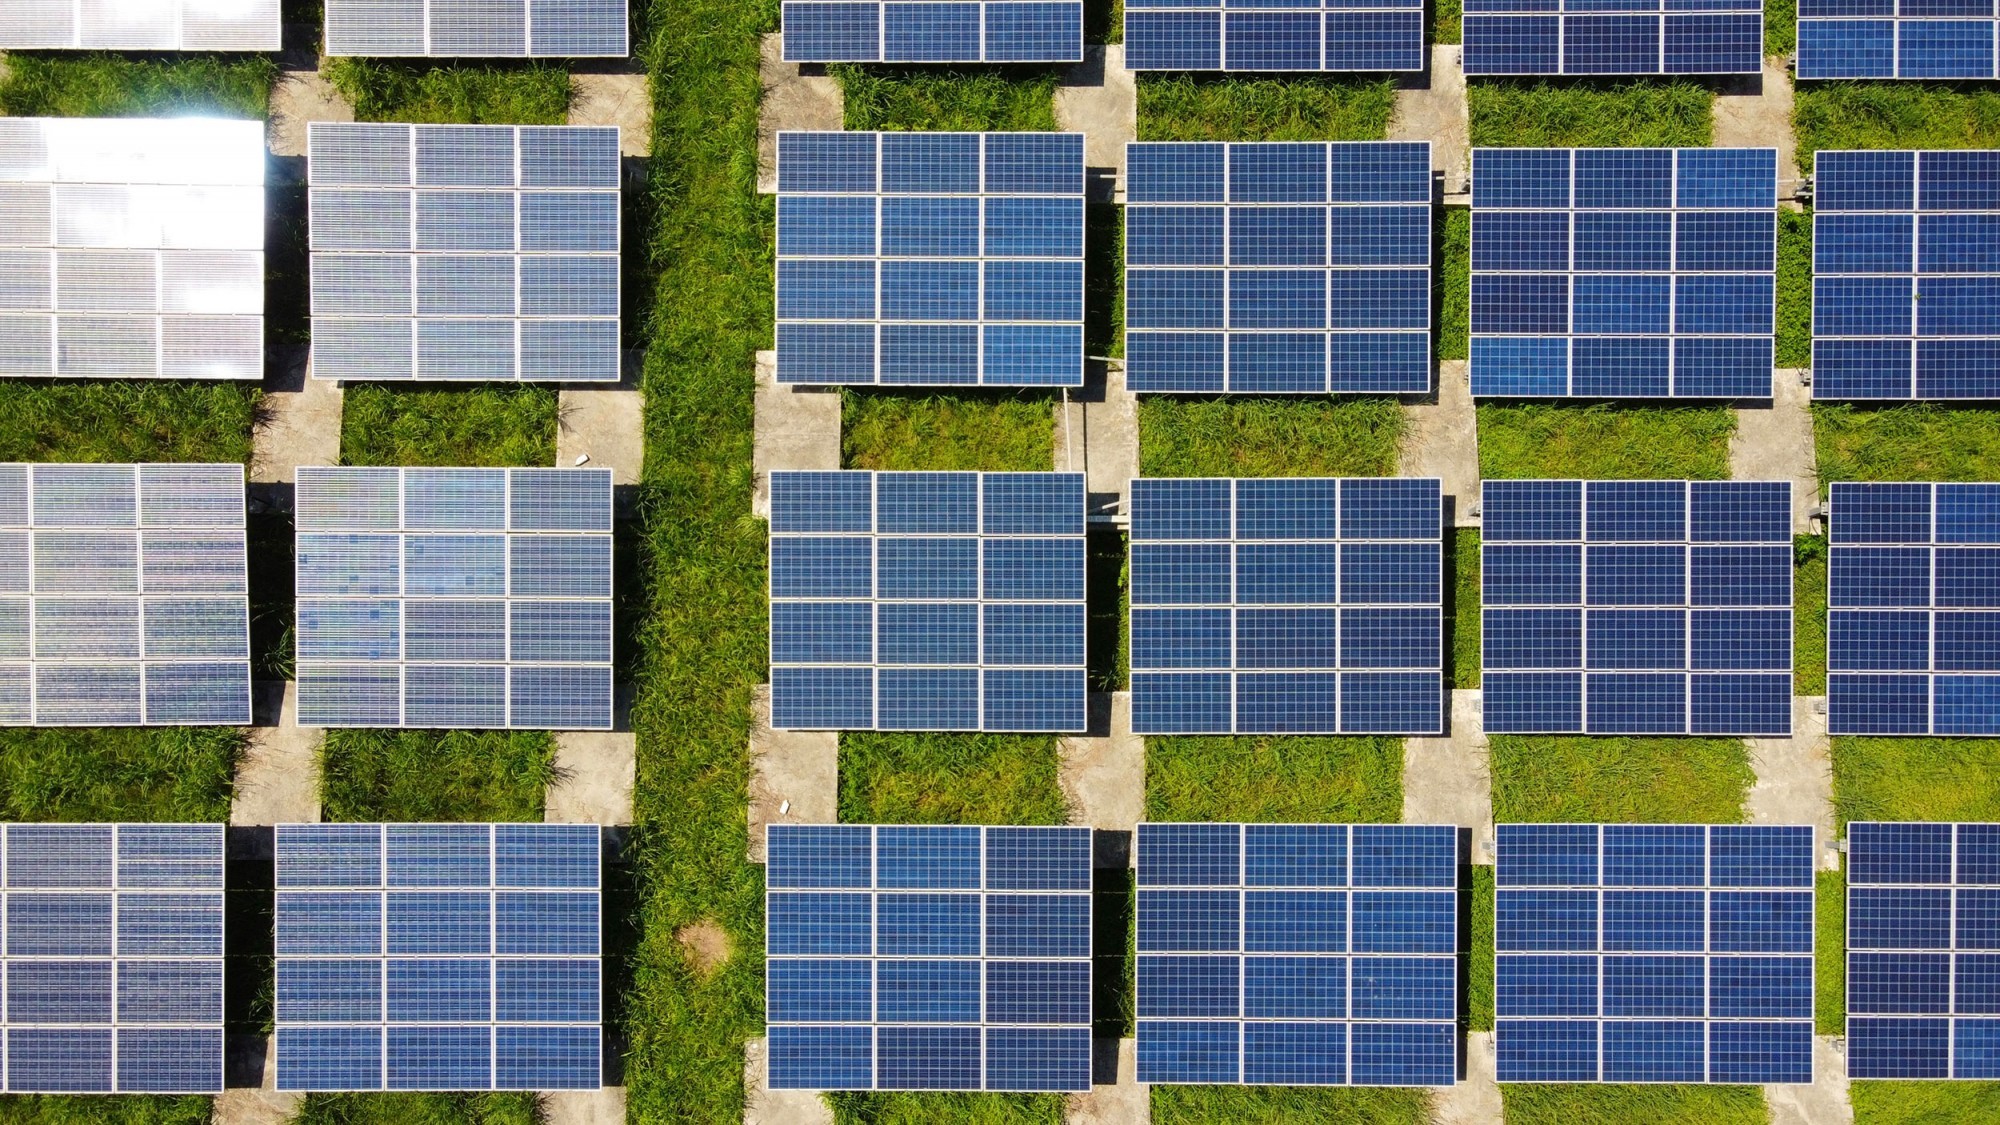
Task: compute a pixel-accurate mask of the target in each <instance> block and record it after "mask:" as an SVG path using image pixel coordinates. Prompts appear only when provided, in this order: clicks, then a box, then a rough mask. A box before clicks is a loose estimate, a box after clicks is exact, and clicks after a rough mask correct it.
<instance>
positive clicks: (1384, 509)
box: [1340, 478, 1443, 539]
mask: <svg viewBox="0 0 2000 1125" xmlns="http://www.w3.org/2000/svg"><path fill="white" fill-rule="evenodd" d="M1441 501H1442V496H1441V493H1440V488H1439V485H1438V482H1436V481H1434V480H1410V479H1372V478H1359V479H1347V480H1343V481H1341V482H1340V502H1341V512H1340V535H1341V537H1343V538H1348V539H1435V538H1437V536H1438V534H1439V528H1440V526H1441V521H1442V518H1443V509H1442V507H1441Z"/></svg>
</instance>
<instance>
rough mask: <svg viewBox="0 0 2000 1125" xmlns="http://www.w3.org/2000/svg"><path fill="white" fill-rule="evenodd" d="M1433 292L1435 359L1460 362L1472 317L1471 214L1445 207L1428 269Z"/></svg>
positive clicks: (1459, 208) (1468, 352) (1464, 355)
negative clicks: (1430, 265) (1434, 250)
mask: <svg viewBox="0 0 2000 1125" xmlns="http://www.w3.org/2000/svg"><path fill="white" fill-rule="evenodd" d="M1431 279H1432V284H1433V285H1434V286H1436V292H1434V293H1433V294H1432V295H1431V300H1432V301H1433V302H1434V303H1433V305H1432V316H1433V321H1434V323H1435V324H1436V328H1435V336H1436V340H1437V343H1436V349H1437V358H1438V359H1441V360H1445V359H1464V358H1466V356H1467V355H1469V354H1470V350H1469V345H1468V344H1467V340H1468V338H1469V334H1470V320H1469V318H1470V317H1471V315H1472V211H1471V209H1470V208H1466V207H1448V208H1446V209H1445V211H1444V219H1443V221H1442V222H1440V223H1439V224H1438V236H1437V250H1436V253H1435V260H1434V264H1433V266H1432V269H1431Z"/></svg>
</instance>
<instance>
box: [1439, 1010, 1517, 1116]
mask: <svg viewBox="0 0 2000 1125" xmlns="http://www.w3.org/2000/svg"><path fill="white" fill-rule="evenodd" d="M1464 1063H1465V1071H1464V1073H1462V1074H1460V1075H1459V1076H1458V1084H1457V1085H1456V1086H1443V1087H1440V1088H1438V1089H1436V1090H1434V1091H1432V1092H1431V1121H1432V1122H1433V1125H1496V1123H1497V1122H1499V1120H1500V1083H1499V1082H1497V1081H1495V1079H1494V1077H1493V1075H1494V1069H1493V1065H1494V1055H1493V1033H1492V1032H1490V1031H1471V1032H1467V1033H1466V1036H1465V1059H1464Z"/></svg>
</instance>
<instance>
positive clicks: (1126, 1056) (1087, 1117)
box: [1063, 1039, 1153, 1125]
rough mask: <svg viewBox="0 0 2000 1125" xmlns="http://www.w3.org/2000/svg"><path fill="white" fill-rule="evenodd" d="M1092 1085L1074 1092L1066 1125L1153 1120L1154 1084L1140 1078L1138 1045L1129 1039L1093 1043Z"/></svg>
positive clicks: (1065, 1116) (1136, 1124)
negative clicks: (1144, 1081)
mask: <svg viewBox="0 0 2000 1125" xmlns="http://www.w3.org/2000/svg"><path fill="white" fill-rule="evenodd" d="M1091 1053H1092V1054H1093V1055H1095V1056H1096V1057H1095V1058H1094V1059H1093V1060H1092V1061H1091V1069H1092V1070H1093V1071H1094V1072H1095V1073H1093V1074H1092V1075H1091V1076H1090V1081H1091V1087H1090V1089H1089V1090H1088V1091H1086V1092H1085V1093H1081V1094H1071V1095H1070V1096H1069V1099H1068V1102H1067V1104H1066V1105H1065V1106H1064V1107H1063V1122H1064V1125H1146V1123H1147V1122H1148V1121H1150V1120H1152V1115H1153V1096H1152V1087H1150V1086H1147V1085H1145V1084H1144V1083H1142V1082H1140V1081H1139V1050H1138V1045H1137V1044H1136V1043H1135V1042H1134V1041H1133V1040H1130V1039H1099V1040H1096V1041H1094V1042H1093V1043H1092V1045H1091Z"/></svg>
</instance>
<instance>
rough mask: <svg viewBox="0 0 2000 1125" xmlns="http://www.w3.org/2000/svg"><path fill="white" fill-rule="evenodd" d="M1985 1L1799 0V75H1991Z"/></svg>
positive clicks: (1989, 13)
mask: <svg viewBox="0 0 2000 1125" xmlns="http://www.w3.org/2000/svg"><path fill="white" fill-rule="evenodd" d="M1993 47H1994V9H1993V4H1992V3H1991V0H1949V2H1946V3H1925V2H1923V0H1903V2H1902V3H1897V2H1896V0H1862V2H1858V3H1857V2H1855V0H1801V2H1800V4H1799V46H1798V56H1797V67H1798V76H1799V77H1800V78H1927V79H1978V78H1992V77H1994V75H1995V70H1994V55H1993Z"/></svg>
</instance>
